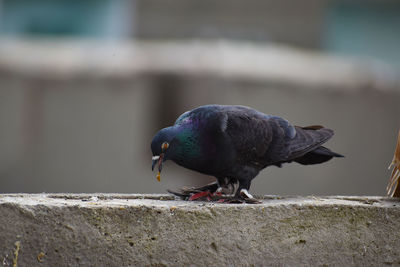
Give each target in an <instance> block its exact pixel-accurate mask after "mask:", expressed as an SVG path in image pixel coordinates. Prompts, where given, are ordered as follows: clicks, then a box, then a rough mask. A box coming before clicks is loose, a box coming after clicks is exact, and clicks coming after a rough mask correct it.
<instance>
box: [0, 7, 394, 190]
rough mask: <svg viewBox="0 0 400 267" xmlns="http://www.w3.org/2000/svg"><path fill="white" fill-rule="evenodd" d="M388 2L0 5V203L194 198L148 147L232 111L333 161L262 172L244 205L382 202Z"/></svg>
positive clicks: (184, 176)
mask: <svg viewBox="0 0 400 267" xmlns="http://www.w3.org/2000/svg"><path fill="white" fill-rule="evenodd" d="M399 29H400V2H399V1H389V0H375V1H373V0H372V1H339V0H304V1H290V0H284V1H272V0H267V1H260V0H248V1H239V0H231V1H210V0H203V1H193V0H164V1H156V0H135V1H129V0H87V1H77V0H72V1H71V0H36V1H30V0H0V192H1V193H5V192H124V193H163V192H165V190H166V189H167V188H170V189H176V188H179V187H182V186H185V185H186V186H190V185H202V184H204V183H207V182H210V181H212V180H213V179H212V178H211V177H207V176H203V175H201V174H197V173H194V172H192V171H189V170H185V169H183V168H181V167H178V166H177V165H175V164H174V163H173V162H167V164H165V166H164V170H163V173H162V178H161V183H158V182H157V181H156V178H155V175H156V173H152V172H151V170H150V166H151V156H152V155H151V152H150V142H151V140H152V138H153V135H154V134H155V133H156V132H157V131H158V130H159V129H161V128H163V127H166V126H169V125H171V124H173V122H174V121H175V119H176V118H177V117H178V116H179V115H180V114H181V113H183V112H184V111H186V110H189V109H192V108H194V107H197V106H199V105H203V104H211V103H219V104H241V105H247V106H250V107H253V108H256V109H258V110H260V111H262V112H264V113H267V114H274V115H279V116H283V117H285V118H286V119H288V120H289V121H291V122H292V123H293V124H296V125H303V126H305V125H313V124H322V125H324V126H326V127H329V128H332V129H334V130H335V136H334V137H333V138H332V139H331V140H330V141H329V142H328V143H327V144H326V146H327V147H329V148H331V149H332V150H334V151H336V152H338V153H341V154H344V155H345V156H346V158H344V159H334V160H332V161H329V162H328V163H326V164H322V165H314V166H302V165H298V164H295V163H293V164H288V165H285V166H284V167H283V168H281V169H279V168H277V167H270V168H267V169H266V170H264V171H262V172H261V173H260V174H259V176H258V177H257V178H256V179H255V180H254V182H253V184H252V188H251V192H253V193H255V194H281V195H288V194H289V195H330V194H332V195H384V194H385V187H386V183H387V181H388V178H389V174H390V172H389V171H388V170H387V167H388V165H389V163H390V161H391V160H392V157H393V152H394V148H395V143H396V137H397V131H398V130H399V128H400V116H399V115H400V75H399V74H400V51H399V50H400V49H399V48H400V30H399Z"/></svg>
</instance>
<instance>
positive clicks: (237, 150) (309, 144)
mask: <svg viewBox="0 0 400 267" xmlns="http://www.w3.org/2000/svg"><path fill="white" fill-rule="evenodd" d="M332 135H333V130H330V129H327V128H324V127H323V126H308V127H298V126H293V125H292V124H290V123H289V122H288V121H287V120H285V119H283V118H281V117H278V116H272V115H266V114H263V113H261V112H259V111H257V110H254V109H252V108H249V107H245V106H224V105H206V106H201V107H198V108H196V109H193V110H190V111H187V112H185V113H183V114H182V115H181V116H180V117H179V118H178V119H177V120H176V122H175V124H174V125H173V126H171V127H167V128H164V129H162V130H160V131H159V132H158V133H157V134H156V135H155V136H154V138H153V141H152V143H151V150H152V152H153V164H152V169H154V166H155V165H156V164H157V163H158V171H159V172H158V175H157V178H158V179H159V178H160V172H161V169H162V166H163V162H164V161H166V160H172V161H174V162H175V163H177V164H178V165H181V166H183V167H185V168H188V169H191V170H194V171H198V172H200V173H203V174H207V175H212V176H215V177H216V178H217V182H216V183H213V184H210V185H207V186H204V187H201V188H197V189H193V190H186V191H185V190H184V191H185V192H184V193H176V194H178V195H180V196H186V195H187V193H188V192H189V193H198V194H197V195H199V193H200V195H199V197H200V196H201V197H203V196H204V192H202V191H207V192H209V193H210V195H213V194H214V193H216V192H217V193H218V192H225V193H228V194H229V193H230V194H233V195H234V199H236V200H240V199H248V200H249V199H250V200H254V198H253V197H252V196H251V195H250V194H249V193H248V190H249V188H250V184H251V181H252V179H253V178H255V177H256V176H257V174H258V173H259V172H260V171H261V170H262V169H264V168H265V167H268V166H271V165H275V166H278V167H281V165H282V163H288V162H293V161H294V162H297V163H300V164H303V165H309V164H319V163H322V162H325V161H328V160H330V159H331V158H333V157H343V156H342V155H340V154H337V153H335V152H332V151H331V150H329V149H328V148H326V147H323V146H322V144H323V143H325V142H326V141H328V140H329V139H330V138H331V137H332ZM213 196H214V195H213ZM208 198H209V197H208ZM192 199H193V198H192ZM209 199H210V198H209ZM250 202H251V201H250Z"/></svg>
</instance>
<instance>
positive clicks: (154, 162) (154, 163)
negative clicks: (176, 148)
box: [151, 156, 160, 171]
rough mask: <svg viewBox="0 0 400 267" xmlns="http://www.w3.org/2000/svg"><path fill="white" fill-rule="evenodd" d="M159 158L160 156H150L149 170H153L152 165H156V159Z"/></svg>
mask: <svg viewBox="0 0 400 267" xmlns="http://www.w3.org/2000/svg"><path fill="white" fill-rule="evenodd" d="M159 158H160V156H154V157H152V158H151V160H152V162H151V171H154V166H156V163H157V161H158V159H159Z"/></svg>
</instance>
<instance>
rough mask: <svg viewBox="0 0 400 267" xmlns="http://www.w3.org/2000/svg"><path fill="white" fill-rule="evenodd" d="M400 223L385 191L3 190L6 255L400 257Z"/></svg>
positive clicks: (46, 261) (86, 261)
mask: <svg viewBox="0 0 400 267" xmlns="http://www.w3.org/2000/svg"><path fill="white" fill-rule="evenodd" d="M399 229H400V202H399V200H398V199H389V198H381V197H277V196H266V197H264V199H263V203H262V204H259V205H251V204H216V203H207V202H185V201H180V200H175V199H173V198H172V197H171V196H167V195H130V194H127V195H121V194H118V195H117V194H90V195H89V194H3V195H0V257H1V258H0V265H3V266H13V264H15V265H14V266H350V265H358V266H365V265H369V266H371V265H374V266H382V265H386V264H388V265H399V264H400V231H399Z"/></svg>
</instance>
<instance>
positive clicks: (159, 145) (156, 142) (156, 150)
mask: <svg viewBox="0 0 400 267" xmlns="http://www.w3.org/2000/svg"><path fill="white" fill-rule="evenodd" d="M174 137H175V131H174V128H173V127H167V128H164V129H162V130H160V131H159V132H158V133H157V134H156V135H155V136H154V138H153V141H151V151H152V152H153V157H152V164H151V170H154V167H155V165H156V164H157V163H158V174H157V180H158V181H160V175H161V170H162V166H163V163H164V161H166V160H168V159H169V151H170V146H171V142H172V141H173V139H174Z"/></svg>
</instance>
